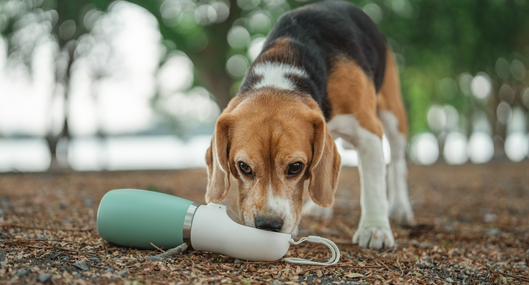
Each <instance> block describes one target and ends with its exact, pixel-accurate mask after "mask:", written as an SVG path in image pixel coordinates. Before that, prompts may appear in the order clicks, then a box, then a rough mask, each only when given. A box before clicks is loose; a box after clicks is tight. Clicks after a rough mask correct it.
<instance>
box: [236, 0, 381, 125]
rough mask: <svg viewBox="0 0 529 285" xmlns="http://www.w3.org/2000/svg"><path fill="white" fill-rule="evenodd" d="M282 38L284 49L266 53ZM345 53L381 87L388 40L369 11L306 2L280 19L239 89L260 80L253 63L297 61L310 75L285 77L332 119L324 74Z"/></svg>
mask: <svg viewBox="0 0 529 285" xmlns="http://www.w3.org/2000/svg"><path fill="white" fill-rule="evenodd" d="M285 39H288V42H289V47H290V48H289V50H288V52H285V54H279V55H278V54H277V53H274V54H273V56H266V51H267V50H269V49H271V48H273V47H274V46H275V45H276V44H278V43H279V41H281V40H285ZM344 56H345V57H347V58H350V59H352V60H354V61H355V62H356V63H357V64H358V66H359V67H360V68H361V69H362V70H363V71H364V72H365V73H366V74H367V75H368V76H369V77H370V78H371V79H372V80H373V83H374V85H375V89H376V91H379V90H380V88H381V86H382V83H383V80H384V73H385V69H386V40H385V38H384V36H383V35H382V33H381V32H380V31H379V30H378V28H377V27H376V25H375V23H373V21H372V20H371V19H370V18H369V16H367V15H366V14H365V13H364V12H363V11H362V10H361V9H359V8H357V7H355V6H353V5H351V4H349V3H346V2H342V1H323V2H319V3H314V4H310V5H306V6H304V7H301V8H299V9H296V10H293V11H291V12H289V13H287V14H285V15H283V16H282V17H281V18H280V19H279V21H278V23H277V24H276V26H275V27H274V29H273V30H272V32H271V33H270V34H269V36H268V39H267V40H266V42H265V44H264V47H263V51H262V52H261V54H260V55H259V56H258V57H257V59H256V60H255V62H254V63H253V64H252V67H251V68H250V71H249V72H248V75H247V76H246V78H245V80H244V82H243V84H242V86H241V93H244V92H245V91H248V90H251V89H252V87H253V86H254V85H255V84H256V83H258V82H259V80H260V78H257V77H256V76H257V75H255V74H254V73H253V72H252V69H253V66H255V64H258V63H260V62H266V61H270V62H282V63H287V64H291V65H294V66H298V67H301V68H303V69H304V70H305V71H306V72H307V74H308V75H309V78H299V77H296V76H290V77H289V78H290V79H291V80H292V82H293V83H294V84H295V85H296V87H297V88H298V90H299V91H303V92H306V93H308V94H310V96H311V97H312V98H314V100H316V102H318V104H319V105H320V108H321V109H322V111H323V113H324V115H325V117H326V118H327V119H330V115H331V110H330V104H329V102H328V99H327V79H328V76H329V73H330V71H332V69H333V63H334V61H335V60H337V59H338V58H340V57H344Z"/></svg>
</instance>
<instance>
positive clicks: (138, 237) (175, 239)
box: [97, 189, 195, 249]
mask: <svg viewBox="0 0 529 285" xmlns="http://www.w3.org/2000/svg"><path fill="white" fill-rule="evenodd" d="M190 207H191V208H195V207H194V206H193V202H192V201H189V200H186V199H183V198H179V197H176V196H172V195H168V194H164V193H159V192H154V191H146V190H137V189H117V190H112V191H110V192H108V193H106V194H105V195H104V196H103V198H102V199H101V202H100V204H99V209H98V210H97V231H98V232H99V235H100V236H101V237H102V238H103V239H105V240H107V241H109V242H111V243H114V244H117V245H120V246H126V247H134V248H142V249H152V248H153V245H152V244H154V245H156V246H158V247H161V248H165V249H167V248H172V247H175V246H178V245H180V244H182V243H183V242H184V224H185V223H186V221H185V220H186V215H188V211H190V209H191V208H190ZM191 214H192V213H191ZM191 217H192V216H191ZM151 243H152V244H151Z"/></svg>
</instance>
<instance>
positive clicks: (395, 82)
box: [378, 50, 408, 136]
mask: <svg viewBox="0 0 529 285" xmlns="http://www.w3.org/2000/svg"><path fill="white" fill-rule="evenodd" d="M378 109H379V111H389V112H392V113H393V114H394V115H395V116H396V117H397V120H398V121H399V131H400V132H401V133H402V134H403V135H404V136H407V135H408V118H407V117H406V110H405V108H404V104H403V102H402V96H401V90H400V78H399V68H398V66H397V63H396V62H395V56H394V55H393V52H392V51H391V50H388V53H387V57H386V74H385V76H384V83H383V84H382V89H381V90H380V97H379V100H378Z"/></svg>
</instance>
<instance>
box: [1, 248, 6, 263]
mask: <svg viewBox="0 0 529 285" xmlns="http://www.w3.org/2000/svg"><path fill="white" fill-rule="evenodd" d="M4 260H6V253H5V251H1V250H0V262H3V261H4Z"/></svg>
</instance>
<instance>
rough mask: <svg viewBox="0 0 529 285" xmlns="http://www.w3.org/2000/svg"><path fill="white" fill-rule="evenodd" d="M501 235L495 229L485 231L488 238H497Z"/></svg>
mask: <svg viewBox="0 0 529 285" xmlns="http://www.w3.org/2000/svg"><path fill="white" fill-rule="evenodd" d="M500 234H501V231H500V230H499V229H497V228H492V229H488V230H487V236H489V237H495V236H499V235H500Z"/></svg>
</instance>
